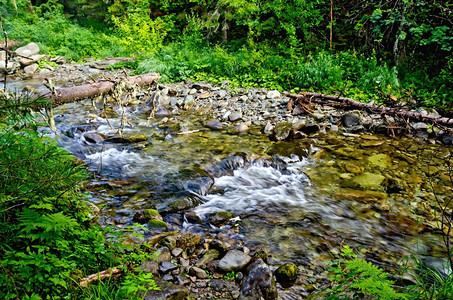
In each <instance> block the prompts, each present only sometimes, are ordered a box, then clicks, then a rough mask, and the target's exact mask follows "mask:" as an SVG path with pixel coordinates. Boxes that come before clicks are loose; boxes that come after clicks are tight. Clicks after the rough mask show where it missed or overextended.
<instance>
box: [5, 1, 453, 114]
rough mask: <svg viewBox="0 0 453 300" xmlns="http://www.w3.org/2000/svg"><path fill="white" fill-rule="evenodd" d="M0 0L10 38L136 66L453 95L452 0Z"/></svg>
mask: <svg viewBox="0 0 453 300" xmlns="http://www.w3.org/2000/svg"><path fill="white" fill-rule="evenodd" d="M0 3H2V13H3V14H4V16H6V18H5V19H6V23H7V29H8V31H9V32H10V37H11V38H13V39H20V40H22V41H23V42H29V41H34V42H38V43H39V44H40V45H41V47H42V48H43V49H44V50H45V51H46V52H47V53H49V54H52V55H64V56H67V57H68V58H71V59H75V60H79V59H82V58H84V57H87V56H94V57H105V56H119V55H135V56H137V57H138V59H139V60H140V61H143V62H142V63H141V64H140V68H139V71H138V72H145V71H160V72H161V73H162V75H163V78H164V80H165V79H167V80H182V79H186V78H190V79H194V80H209V81H214V82H219V81H222V80H225V79H227V80H229V81H231V82H232V83H233V84H235V85H241V86H265V87H268V88H278V89H281V90H288V91H290V90H293V91H296V92H297V91H298V90H312V91H317V92H329V93H335V92H342V94H343V95H345V96H350V97H354V98H356V99H358V100H362V101H364V100H365V101H369V100H376V101H378V102H380V103H386V102H391V101H392V100H391V99H395V98H398V100H399V102H403V103H405V104H411V105H413V106H438V107H442V108H449V107H451V105H452V103H451V102H450V99H452V98H453V88H452V86H453V76H452V74H453V56H452V54H451V53H452V51H451V50H452V49H453V32H452V25H453V17H452V14H453V13H452V9H451V6H449V5H448V2H447V1H437V0H436V1H423V0H394V1H382V0H372V1H347V2H336V1H332V2H330V1H321V0H292V1H275V0H273V1H271V0H260V1H257V0H254V1H244V0H177V1H163V0H138V1H132V0H118V1H111V0H108V1H105V0H103V1H100V0H98V1H87V0H69V1H59V0H52V1H32V2H30V1H29V0H16V1H9V0H3V1H1V2H0ZM14 4H15V5H14ZM331 4H332V7H331ZM331 8H332V10H331ZM62 28H63V29H64V30H61V29H62ZM200 52H201V54H202V55H200Z"/></svg>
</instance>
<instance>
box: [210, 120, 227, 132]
mask: <svg viewBox="0 0 453 300" xmlns="http://www.w3.org/2000/svg"><path fill="white" fill-rule="evenodd" d="M205 126H206V127H208V128H209V129H211V130H222V129H223V128H224V126H223V124H222V123H220V121H219V120H210V121H208V122H206V124H205Z"/></svg>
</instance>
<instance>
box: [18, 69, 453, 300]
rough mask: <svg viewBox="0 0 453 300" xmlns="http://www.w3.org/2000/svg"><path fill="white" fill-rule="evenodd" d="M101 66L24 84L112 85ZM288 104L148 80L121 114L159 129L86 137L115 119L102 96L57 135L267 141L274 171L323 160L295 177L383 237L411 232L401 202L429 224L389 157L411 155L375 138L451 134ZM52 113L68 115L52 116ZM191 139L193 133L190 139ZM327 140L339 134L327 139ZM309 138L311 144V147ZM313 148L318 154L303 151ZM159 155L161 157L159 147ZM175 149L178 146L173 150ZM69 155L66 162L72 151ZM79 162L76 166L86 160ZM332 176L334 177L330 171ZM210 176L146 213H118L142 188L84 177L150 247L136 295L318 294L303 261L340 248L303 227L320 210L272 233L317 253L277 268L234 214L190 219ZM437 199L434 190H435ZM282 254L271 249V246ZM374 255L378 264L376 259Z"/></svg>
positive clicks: (334, 238)
mask: <svg viewBox="0 0 453 300" xmlns="http://www.w3.org/2000/svg"><path fill="white" fill-rule="evenodd" d="M105 64H106V63H100V62H99V63H95V62H92V61H89V62H86V63H84V64H69V63H67V62H63V63H62V64H61V65H57V66H54V67H52V68H47V67H45V66H43V67H42V68H41V71H37V73H35V74H34V75H32V76H35V79H36V78H37V79H40V78H44V77H46V78H50V79H51V80H53V81H54V82H55V83H56V85H57V86H65V85H73V84H81V83H84V82H89V81H91V80H92V76H94V75H96V76H97V78H104V77H112V78H115V77H118V76H121V75H122V74H124V73H123V71H122V70H116V71H109V70H105V69H103V68H104V67H103V66H105ZM101 66H102V67H101ZM43 70H48V71H44V72H43ZM26 78H29V76H28V75H27V77H26ZM24 83H25V84H26V82H24ZM34 88H36V87H33V86H28V87H27V89H29V90H33V89H34ZM288 101H289V98H287V97H285V96H284V95H282V94H281V93H280V92H278V91H266V90H263V89H236V88H232V87H230V86H229V85H228V83H227V82H224V83H223V84H222V85H221V86H212V85H210V84H207V83H191V82H185V83H174V84H158V85H156V86H154V87H152V88H150V89H149V90H140V91H136V92H135V93H134V96H133V97H132V98H130V99H128V103H127V104H125V106H126V107H128V108H130V109H131V118H132V114H136V115H146V116H147V117H148V122H149V123H150V124H152V126H155V127H157V128H159V133H157V134H154V135H152V136H148V135H146V134H144V133H141V132H140V133H139V134H137V133H134V132H129V131H127V130H126V131H125V132H123V134H122V135H119V134H117V133H112V134H110V133H107V134H104V133H99V132H95V131H94V129H96V128H98V126H99V125H100V124H101V123H102V122H101V121H100V120H105V119H106V118H107V119H110V120H111V121H112V120H118V119H119V117H120V115H121V111H122V107H119V106H118V105H117V103H116V102H115V101H111V100H108V99H107V102H110V105H111V106H110V105H109V106H107V107H104V106H103V105H98V107H97V109H95V110H94V111H92V112H91V113H87V114H86V122H87V123H89V124H85V125H80V126H75V127H74V126H73V127H70V128H69V129H68V130H65V131H63V134H64V135H65V136H67V137H69V138H71V137H74V136H76V135H78V134H79V135H80V136H81V141H82V142H81V143H83V144H84V145H88V146H91V147H94V148H93V149H95V147H97V146H99V147H104V146H105V145H106V144H118V145H121V147H123V148H125V149H126V148H127V147H133V148H134V149H140V148H146V147H147V146H148V145H152V147H156V148H157V147H159V145H158V143H157V142H154V141H162V142H165V141H168V140H172V139H174V137H175V136H189V137H193V139H196V140H197V141H200V142H199V147H200V149H201V148H202V147H205V146H204V144H203V142H202V139H204V140H207V142H206V143H214V139H213V138H211V137H210V134H209V133H216V132H221V133H222V134H225V135H228V136H229V137H232V138H231V139H229V140H228V141H229V142H230V143H235V141H237V142H238V143H239V139H240V138H241V139H242V138H243V137H246V136H253V137H254V138H255V139H256V140H265V141H264V142H263V143H266V142H269V140H271V141H272V145H271V147H270V148H269V149H266V151H265V155H263V157H261V159H263V164H266V163H269V164H276V162H275V161H272V157H273V156H278V157H280V158H281V159H282V161H283V162H282V163H284V162H285V161H289V160H290V159H291V156H292V155H295V156H297V159H301V158H302V157H306V156H308V155H309V154H313V153H314V155H315V156H316V157H317V158H319V159H323V160H325V164H324V165H321V166H319V168H318V169H316V170H309V171H307V173H308V176H309V177H310V179H311V180H312V181H313V182H315V183H316V184H317V185H319V186H323V184H326V185H327V183H326V182H325V181H326V179H325V177H322V176H321V175H323V176H324V175H325V174H328V176H329V183H328V184H329V185H332V184H337V183H338V184H339V185H341V186H342V187H343V189H342V190H341V191H342V193H340V192H338V191H336V192H333V194H335V195H336V198H338V199H345V200H347V202H348V203H355V204H354V205H353V206H357V207H360V209H359V210H360V214H361V217H362V218H376V219H378V220H382V222H383V223H385V226H387V227H386V228H387V229H388V230H387V229H386V230H387V231H385V233H388V232H390V231H391V232H392V234H395V235H398V233H397V231H398V230H397V229H395V228H394V227H392V226H391V225H389V224H392V222H394V221H396V222H398V223H400V224H404V226H406V227H405V228H403V229H402V232H404V234H405V233H410V234H412V233H414V232H419V231H421V230H424V229H423V228H418V227H417V224H416V221H413V219H411V218H409V217H406V216H404V217H400V216H396V215H395V214H394V213H393V211H398V212H399V213H401V212H403V211H404V210H405V209H407V208H406V206H404V205H408V206H409V207H410V206H412V208H413V209H414V210H415V212H416V213H417V214H420V215H423V218H426V222H434V221H433V216H432V215H430V214H429V212H430V211H432V209H431V207H430V206H429V205H428V206H427V207H426V205H425V206H424V205H423V204H424V203H425V204H426V202H427V201H428V200H429V201H431V202H432V201H434V200H433V199H432V195H429V193H428V192H427V191H426V190H427V188H426V186H424V185H423V184H421V183H422V182H423V180H424V179H425V177H418V176H416V175H414V176H412V175H411V176H412V177H411V178H409V179H407V180H405V179H404V177H406V175H407V174H409V173H410V172H411V169H410V165H413V164H416V159H415V158H414V155H412V154H407V155H406V154H401V153H400V154H398V153H399V151H400V150H401V151H403V150H404V151H408V152H410V151H417V150H418V149H415V150H411V149H412V146H410V145H406V144H404V143H401V144H399V143H397V142H396V141H392V140H391V139H387V137H386V136H394V135H403V134H404V135H411V136H414V137H415V138H416V139H418V140H422V141H423V143H425V142H427V144H432V145H435V144H440V143H443V144H448V145H449V144H451V142H452V137H451V136H450V135H449V134H448V133H447V132H445V131H442V130H440V129H436V128H434V127H432V126H430V125H429V124H425V123H407V122H405V121H403V120H396V119H395V118H392V117H388V116H380V115H372V114H368V113H365V112H361V111H341V110H336V109H332V108H328V107H322V106H318V105H312V106H311V107H310V110H311V111H312V113H310V114H308V113H305V112H304V111H302V110H300V109H298V108H297V107H296V108H294V109H293V110H291V111H288V107H287V103H288ZM81 105H82V104H81ZM95 105H96V103H95ZM112 107H113V108H112ZM187 113H191V114H193V115H198V116H202V118H200V120H197V122H201V123H202V124H201V125H196V126H195V125H194V124H191V123H187V122H186V121H185V115H186V114H187ZM64 114H67V115H68V116H63V115H64ZM70 115H71V112H65V111H64V110H62V112H61V115H60V116H58V115H57V120H56V121H57V123H58V122H60V123H61V124H62V125H61V128H63V127H64V126H63V125H64V122H65V120H66V119H65V118H68V117H69V116H70ZM201 120H202V121H201ZM132 122H133V121H132ZM118 123H119V122H118ZM126 127H128V126H126ZM194 133H195V134H198V135H197V136H196V137H195V136H193V134H194ZM374 133H382V134H383V135H382V136H379V137H376V136H374V135H372V134H374ZM332 136H338V137H341V138H339V139H338V140H335V141H331V140H332V138H331V137H332ZM235 138H236V139H235ZM354 138H356V139H360V145H359V146H358V149H359V150H358V149H355V148H351V147H349V146H350V145H349V144H350V143H356V141H355V140H354V141H353V140H352V139H354ZM62 139H63V138H62ZM150 139H153V143H151V142H149V140H150ZM268 139H269V140H268ZM329 139H330V140H329ZM315 140H321V142H318V143H315V142H314V141H315ZM186 143H187V144H184V146H187V145H188V142H187V141H186ZM314 144H316V146H317V147H320V148H321V150H319V151H312V147H313V145H314ZM253 145H258V144H253ZM424 145H426V144H424ZM226 146H227V145H215V149H214V150H213V152H219V153H222V154H223V153H227V152H228V151H229V150H228V151H226V150H225V149H224V148H225V147H226ZM379 147H385V151H387V152H386V154H384V153H376V151H379V150H376V151H374V152H373V151H371V152H372V153H368V152H366V151H367V150H368V149H381V148H379ZM392 147H394V148H392ZM415 148H417V147H415ZM127 149H128V148H127ZM162 149H163V151H166V149H165V148H162ZM394 149H397V150H396V151H393V152H394V153H396V154H398V155H399V158H400V159H401V162H400V161H399V160H396V158H395V157H391V156H390V154H389V153H390V152H391V151H392V150H394ZM178 151H183V150H181V149H179V148H178ZM74 152H75V153H76V154H77V151H74ZM232 154H234V153H232ZM200 155H201V154H200ZM436 155H437V156H436V161H434V162H433V164H437V165H436V168H437V171H438V172H440V171H439V170H441V165H442V157H445V153H443V152H442V153H438V154H436ZM90 157H91V156H90ZM82 158H83V159H85V160H88V159H87V157H82ZM90 159H91V158H90ZM241 159H242V162H240V160H241ZM266 159H267V160H266ZM293 159H294V160H297V159H296V158H293ZM244 160H247V159H244V157H241V154H238V155H237V156H233V157H230V158H227V159H225V160H222V161H221V163H223V164H225V165H228V166H233V168H231V169H230V170H229V171H230V172H232V171H233V170H234V166H235V165H241V164H244V162H243V161H244ZM335 168H337V169H338V170H334V169H335ZM402 170H404V172H402ZM431 171H432V170H429V169H428V170H426V172H425V171H423V172H425V173H426V177H428V176H429V173H430V172H431ZM181 173H182V172H179V174H181ZM320 173H323V174H321V175H320ZM214 175H216V176H214ZM220 175H221V174H220ZM220 175H219V174H218V170H217V169H215V168H213V169H210V170H206V169H203V168H200V167H193V168H192V169H191V170H190V171H187V170H184V174H183V175H181V176H183V177H182V179H181V178H179V179H178V180H179V181H178V182H179V184H180V185H181V186H183V187H184V188H185V189H186V190H187V194H184V197H180V198H176V199H174V201H167V202H166V203H165V204H162V203H157V204H152V206H155V207H153V208H149V209H148V208H146V209H143V208H140V207H138V208H137V207H134V208H128V207H127V206H126V204H127V203H128V202H129V201H130V202H132V198H134V199H135V200H136V201H137V203H138V204H140V203H144V202H143V201H146V202H147V203H149V202H151V200H150V199H149V198H151V197H150V194H149V193H148V192H147V191H142V189H143V187H142V186H139V187H137V186H134V187H127V185H128V184H130V182H127V181H126V180H124V181H122V182H121V181H120V180H117V181H113V180H107V179H106V180H104V179H100V180H99V181H97V182H96V181H93V182H92V183H91V184H90V185H89V186H88V188H89V189H91V190H93V191H95V192H96V193H99V194H103V193H104V194H105V193H107V192H108V191H107V190H108V189H109V188H112V189H113V190H114V192H115V193H116V195H118V194H119V195H120V196H121V197H123V198H124V199H125V200H123V198H121V201H123V202H122V203H121V205H122V207H123V208H124V209H123V210H124V211H123V212H121V213H122V214H123V216H124V218H113V221H112V224H109V225H117V226H118V225H119V226H121V225H124V224H127V222H132V221H133V222H138V223H142V224H144V225H145V226H146V227H147V228H148V232H146V233H145V237H144V238H137V237H134V236H130V237H128V238H127V240H126V241H125V242H126V243H130V244H132V245H135V246H137V247H138V246H142V245H143V244H145V245H146V247H147V248H149V249H150V251H155V253H156V259H155V260H150V261H147V262H145V263H143V265H142V266H141V267H142V269H143V270H144V271H146V272H151V273H153V274H155V276H156V281H157V282H158V284H159V286H161V287H162V290H161V291H159V292H151V293H149V294H148V295H147V296H146V297H147V299H156V298H158V297H161V298H164V299H184V298H185V297H187V296H191V297H193V298H207V299H260V297H262V298H264V299H276V298H279V299H300V298H303V297H307V296H309V295H310V294H313V293H314V292H316V291H317V290H320V289H322V288H323V287H326V286H327V285H328V281H327V268H328V267H327V266H325V265H321V264H320V263H315V259H314V257H316V258H319V257H324V258H327V260H329V259H331V258H334V257H338V255H339V251H338V247H336V246H335V245H339V244H341V243H342V240H343V238H344V237H343V236H341V234H336V233H332V232H334V231H335V230H336V229H337V228H335V227H334V226H331V225H329V224H327V223H323V222H321V223H319V224H318V223H315V222H317V221H318V220H321V219H322V216H320V214H311V213H304V214H301V215H300V216H299V217H297V216H296V215H295V216H291V217H292V218H294V219H297V221H294V220H292V219H289V220H290V221H291V222H293V223H294V224H295V226H296V229H292V228H285V230H284V231H282V232H277V234H279V235H280V236H283V237H286V238H287V239H289V238H290V237H291V236H293V235H294V236H298V235H302V234H306V235H307V236H308V237H309V238H308V239H309V241H308V242H309V243H311V244H312V245H313V248H315V249H316V252H317V253H316V254H313V255H311V256H310V255H308V254H306V253H304V254H303V255H305V256H303V257H302V258H300V259H299V260H298V262H297V266H296V265H295V264H293V263H292V262H284V261H281V260H278V259H276V258H274V257H273V256H272V254H270V253H269V251H268V250H266V249H264V248H262V247H261V246H259V245H256V244H255V243H254V242H250V241H249V240H247V239H246V238H245V237H244V232H243V231H244V230H243V228H242V225H241V217H243V216H242V215H241V214H240V213H237V214H231V213H230V212H228V211H223V210H222V211H217V212H213V213H209V214H207V215H201V214H198V213H197V212H196V211H195V210H194V207H196V206H197V205H199V204H200V202H201V200H202V199H200V198H199V197H197V196H196V195H206V194H207V193H222V192H223V191H222V190H221V189H219V188H218V187H215V186H214V177H216V178H217V177H219V176H220ZM130 185H132V184H130ZM106 186H107V187H106ZM126 188H129V189H130V192H127V193H124V194H121V190H123V191H124V190H126ZM216 188H217V190H216ZM323 188H324V187H323ZM325 189H327V187H325ZM356 190H357V191H356ZM329 192H330V191H329ZM439 193H441V192H440V190H439ZM445 193H446V191H444V192H443V194H445ZM402 195H404V197H406V198H407V196H409V198H411V199H413V200H411V201H412V202H410V203H404V202H407V201H409V200H407V199H406V198H404V200H402V199H403V196H402ZM142 200H143V201H142ZM140 201H142V202H140ZM126 210H127V212H126ZM338 210H340V209H338ZM337 213H338V216H342V217H345V219H346V220H350V219H354V218H355V216H351V215H350V214H349V213H348V212H347V211H346V209H343V210H340V211H339V212H337ZM431 214H432V213H431ZM260 217H261V216H259V218H260ZM411 217H413V216H411ZM288 218H289V217H288ZM124 219H126V220H124ZM424 220H425V219H423V223H425V221H424ZM271 221H273V222H275V223H277V224H278V222H280V221H279V220H277V219H276V218H275V219H271ZM296 222H297V223H296ZM288 223H289V222H288ZM313 224H316V226H319V227H320V228H324V229H325V232H324V231H322V230H319V232H318V229H317V228H315V226H314V225H313ZM285 226H286V225H285ZM263 230H264V231H266V230H267V229H266V228H264V229H263ZM382 233H384V231H382ZM267 234H268V238H269V239H272V238H274V236H273V234H274V233H270V232H268V233H267ZM304 242H305V241H304ZM284 246H285V245H284V243H283V242H282V247H284ZM301 247H303V245H302V244H301ZM373 251H374V252H373ZM373 251H371V252H370V253H369V254H370V257H371V258H372V259H374V260H376V261H381V260H384V261H385V259H384V258H382V257H379V258H377V256H376V254H375V253H376V252H377V250H373ZM373 255H374V256H373ZM379 255H382V256H384V254H382V253H380V254H379ZM387 261H388V260H387Z"/></svg>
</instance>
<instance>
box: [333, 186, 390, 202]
mask: <svg viewBox="0 0 453 300" xmlns="http://www.w3.org/2000/svg"><path fill="white" fill-rule="evenodd" d="M334 197H335V198H338V199H344V200H354V201H359V202H364V203H373V202H383V201H385V200H386V199H387V194H386V193H383V192H378V191H360V190H352V189H342V190H339V191H337V192H336V193H335V195H334Z"/></svg>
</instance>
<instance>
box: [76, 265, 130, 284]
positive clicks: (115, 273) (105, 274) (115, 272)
mask: <svg viewBox="0 0 453 300" xmlns="http://www.w3.org/2000/svg"><path fill="white" fill-rule="evenodd" d="M123 273H124V266H119V267H113V268H110V269H107V270H104V271H102V272H99V273H95V274H91V275H89V276H87V277H84V278H82V279H81V280H80V282H79V285H80V286H81V287H84V288H86V287H87V286H88V285H89V284H90V283H93V282H96V281H98V280H103V279H105V278H110V277H113V278H115V279H116V278H118V277H119V276H121V275H122V274H123Z"/></svg>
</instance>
